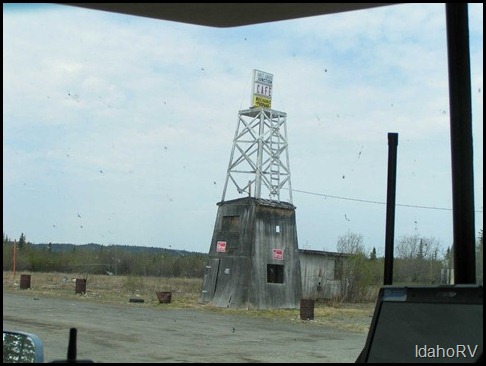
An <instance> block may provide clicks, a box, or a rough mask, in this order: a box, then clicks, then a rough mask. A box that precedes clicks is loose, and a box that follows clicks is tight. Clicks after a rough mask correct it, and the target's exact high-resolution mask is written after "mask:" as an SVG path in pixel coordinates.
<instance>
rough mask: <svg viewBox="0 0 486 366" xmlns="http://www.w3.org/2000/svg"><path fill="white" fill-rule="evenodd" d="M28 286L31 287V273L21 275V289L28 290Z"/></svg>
mask: <svg viewBox="0 0 486 366" xmlns="http://www.w3.org/2000/svg"><path fill="white" fill-rule="evenodd" d="M28 288H30V275H27V274H23V275H20V289H21V290H26V289H28Z"/></svg>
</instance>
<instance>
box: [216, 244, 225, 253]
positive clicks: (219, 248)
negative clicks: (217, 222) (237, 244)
mask: <svg viewBox="0 0 486 366" xmlns="http://www.w3.org/2000/svg"><path fill="white" fill-rule="evenodd" d="M216 251H217V252H223V253H224V252H226V242H225V241H218V242H217V243H216Z"/></svg>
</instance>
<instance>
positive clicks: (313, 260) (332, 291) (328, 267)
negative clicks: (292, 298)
mask: <svg viewBox="0 0 486 366" xmlns="http://www.w3.org/2000/svg"><path fill="white" fill-rule="evenodd" d="M299 254H300V268H301V276H302V296H303V298H305V299H314V300H318V299H332V298H335V297H338V296H339V295H340V293H341V282H342V276H343V274H342V273H343V261H344V260H345V258H346V257H349V256H350V254H345V253H335V252H325V251H320V250H308V249H300V250H299Z"/></svg>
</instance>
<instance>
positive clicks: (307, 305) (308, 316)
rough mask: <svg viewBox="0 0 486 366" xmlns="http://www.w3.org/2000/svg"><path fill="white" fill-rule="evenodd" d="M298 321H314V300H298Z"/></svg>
mask: <svg viewBox="0 0 486 366" xmlns="http://www.w3.org/2000/svg"><path fill="white" fill-rule="evenodd" d="M300 319H301V320H314V300H311V299H301V300H300Z"/></svg>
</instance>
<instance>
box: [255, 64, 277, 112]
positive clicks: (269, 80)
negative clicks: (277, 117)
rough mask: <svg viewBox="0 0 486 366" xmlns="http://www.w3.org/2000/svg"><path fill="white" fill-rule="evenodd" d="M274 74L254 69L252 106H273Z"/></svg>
mask: <svg viewBox="0 0 486 366" xmlns="http://www.w3.org/2000/svg"><path fill="white" fill-rule="evenodd" d="M272 88H273V75H272V74H269V73H268V72H263V71H260V70H253V92H252V95H251V106H252V107H263V108H272Z"/></svg>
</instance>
